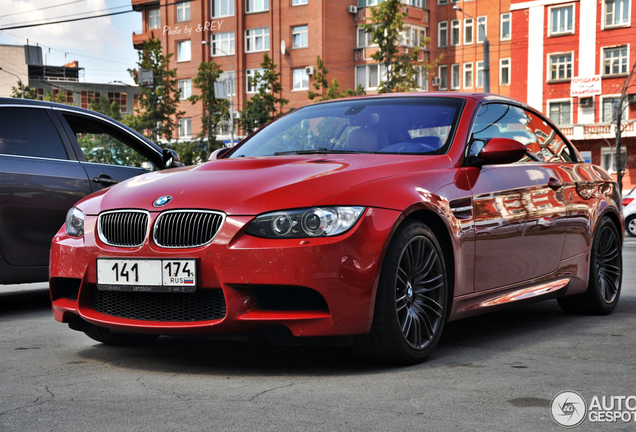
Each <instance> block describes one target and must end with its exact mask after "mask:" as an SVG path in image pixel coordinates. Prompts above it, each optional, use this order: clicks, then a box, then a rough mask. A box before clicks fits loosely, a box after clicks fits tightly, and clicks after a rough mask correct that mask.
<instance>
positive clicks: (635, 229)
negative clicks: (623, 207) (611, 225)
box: [625, 215, 636, 237]
mask: <svg viewBox="0 0 636 432" xmlns="http://www.w3.org/2000/svg"><path fill="white" fill-rule="evenodd" d="M625 230H626V231H627V234H629V235H630V237H636V215H633V216H630V217H628V218H627V220H626V221H625Z"/></svg>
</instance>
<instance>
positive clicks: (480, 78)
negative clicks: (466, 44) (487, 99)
mask: <svg viewBox="0 0 636 432" xmlns="http://www.w3.org/2000/svg"><path fill="white" fill-rule="evenodd" d="M483 86H484V61H483V60H482V61H478V62H477V87H483Z"/></svg>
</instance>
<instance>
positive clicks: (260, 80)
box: [239, 54, 289, 133]
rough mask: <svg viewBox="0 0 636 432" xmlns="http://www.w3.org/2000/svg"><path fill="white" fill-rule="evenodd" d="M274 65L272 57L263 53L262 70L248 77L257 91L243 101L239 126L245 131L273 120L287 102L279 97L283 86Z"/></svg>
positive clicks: (248, 131)
mask: <svg viewBox="0 0 636 432" xmlns="http://www.w3.org/2000/svg"><path fill="white" fill-rule="evenodd" d="M276 66H277V65H275V64H274V62H273V61H272V59H270V58H269V56H268V55H267V54H264V55H263V62H262V63H261V68H262V69H263V72H262V73H260V72H256V73H255V74H254V76H253V77H250V85H251V86H254V87H258V93H257V94H255V95H254V96H252V99H250V100H249V101H245V103H244V105H243V106H244V107H245V108H244V109H243V112H242V113H241V118H240V119H239V124H240V126H241V127H242V128H243V129H244V130H245V132H247V133H251V132H253V131H255V130H256V129H258V128H260V127H262V126H265V125H266V124H267V123H269V122H270V121H272V120H274V119H275V118H276V117H277V116H278V115H280V114H281V113H282V111H283V105H286V104H287V103H289V101H288V100H287V99H283V98H282V97H280V93H281V92H282V91H283V86H282V84H281V83H280V73H279V72H276ZM276 104H278V108H276Z"/></svg>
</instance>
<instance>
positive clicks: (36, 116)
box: [0, 107, 68, 159]
mask: <svg viewBox="0 0 636 432" xmlns="http://www.w3.org/2000/svg"><path fill="white" fill-rule="evenodd" d="M0 154H5V155H17V156H35V157H42V158H51V159H68V156H67V154H66V150H65V149H64V144H63V143H62V140H61V139H60V135H59V134H58V132H57V129H56V128H55V125H54V124H53V121H52V120H51V118H50V117H49V114H48V113H47V112H46V110H45V109H37V108H13V107H6V108H0Z"/></svg>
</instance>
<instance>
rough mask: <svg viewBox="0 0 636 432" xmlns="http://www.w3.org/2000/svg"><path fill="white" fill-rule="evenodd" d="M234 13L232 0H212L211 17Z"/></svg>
mask: <svg viewBox="0 0 636 432" xmlns="http://www.w3.org/2000/svg"><path fill="white" fill-rule="evenodd" d="M232 15H234V0H212V18H219V17H224V16H232Z"/></svg>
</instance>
